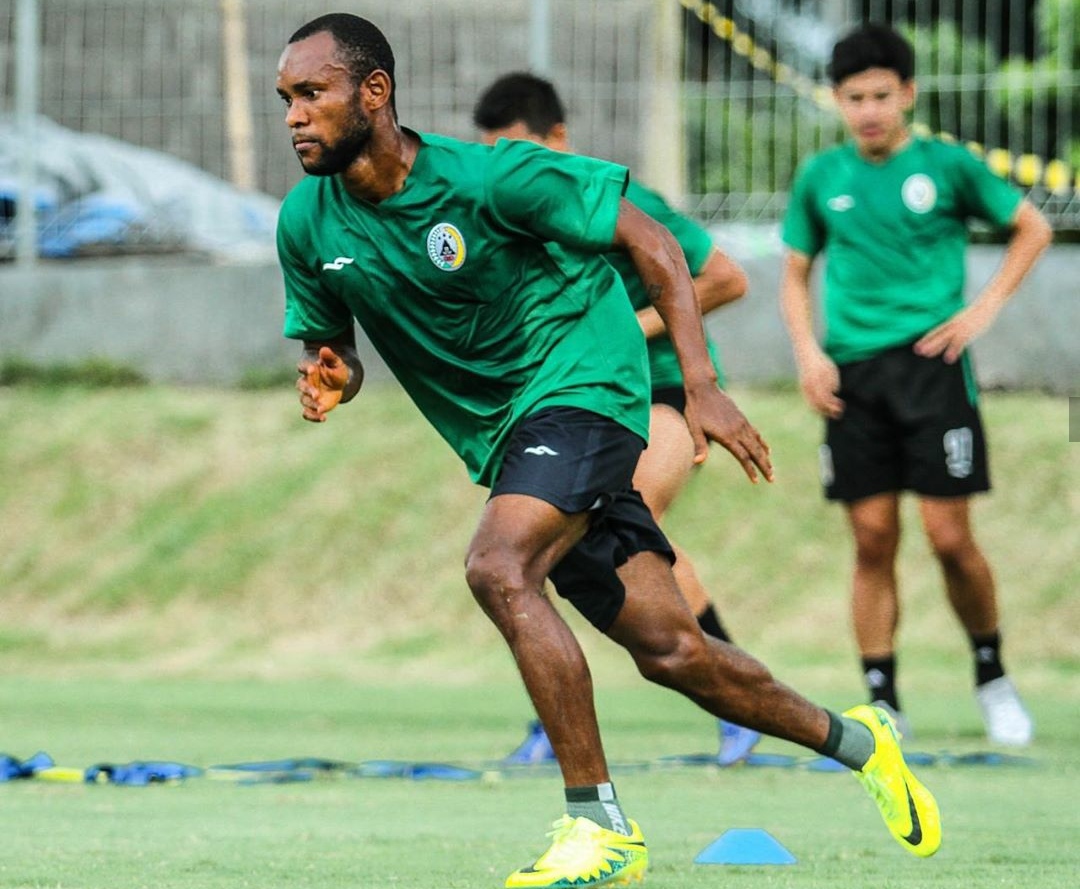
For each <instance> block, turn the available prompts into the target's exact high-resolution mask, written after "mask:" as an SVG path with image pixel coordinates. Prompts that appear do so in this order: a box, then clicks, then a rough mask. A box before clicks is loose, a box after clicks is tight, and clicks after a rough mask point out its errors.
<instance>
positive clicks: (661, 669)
mask: <svg viewBox="0 0 1080 889" xmlns="http://www.w3.org/2000/svg"><path fill="white" fill-rule="evenodd" d="M633 657H634V662H635V663H636V664H637V668H638V671H639V672H640V673H641V675H642V676H644V677H645V678H646V679H648V680H649V681H650V682H655V683H656V684H657V685H662V686H665V687H666V688H683V687H684V686H685V685H686V684H687V678H688V677H689V676H696V675H698V674H699V673H701V672H702V670H707V668H708V662H709V660H710V659H711V657H712V653H711V652H710V650H709V645H708V643H707V642H706V641H705V637H704V636H702V635H701V634H700V633H695V632H689V631H688V632H679V633H676V634H675V635H673V636H672V637H671V638H670V639H667V640H665V644H664V645H663V646H654V647H649V648H647V649H642V650H639V651H635V652H633Z"/></svg>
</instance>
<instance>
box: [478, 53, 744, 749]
mask: <svg viewBox="0 0 1080 889" xmlns="http://www.w3.org/2000/svg"><path fill="white" fill-rule="evenodd" d="M473 123H474V124H475V125H476V127H477V129H478V130H479V131H480V137H481V141H482V142H484V143H485V144H487V145H494V144H495V142H497V141H498V140H499V139H504V138H505V139H527V140H529V141H531V142H537V143H539V144H540V145H544V146H546V147H547V148H551V149H553V150H555V151H562V152H568V151H570V150H571V149H570V136H569V133H568V131H567V127H566V111H565V109H564V107H563V103H562V101H561V99H560V98H559V95H558V92H557V91H556V90H555V87H554V85H553V84H552V83H551V82H550V81H548V80H545V79H544V78H542V77H537V76H536V75H535V74H529V73H527V72H514V73H511V74H505V75H503V76H502V77H500V78H498V79H497V80H496V81H494V82H493V83H492V84H491V85H490V86H488V87H487V88H486V89H485V90H484V91H483V93H482V94H481V96H480V98H479V100H478V101H477V103H476V107H475V108H474V109H473ZM626 199H627V200H628V201H630V202H631V203H632V204H634V205H635V206H636V207H637V208H638V209H639V210H642V211H644V212H645V213H647V214H648V215H649V216H651V217H652V218H653V219H655V220H656V221H657V222H659V223H661V224H662V225H664V226H665V227H666V228H667V229H668V231H670V232H671V233H672V234H673V235H674V236H675V239H676V240H677V241H678V242H679V246H680V247H682V250H683V253H684V254H685V255H686V261H687V265H688V266H689V268H690V274H691V275H692V276H693V278H694V292H695V293H696V295H697V300H698V305H699V306H700V307H701V311H702V313H703V314H704V313H707V312H709V311H711V310H713V309H715V308H718V307H719V306H722V305H725V304H726V303H729V302H732V301H733V300H736V299H739V298H740V297H741V296H742V295H743V294H744V293H745V292H746V275H745V274H744V273H743V271H742V269H740V268H739V266H738V265H736V264H735V263H734V262H732V261H731V260H730V259H729V258H728V257H727V256H725V255H724V254H723V253H722V252H721V251H720V250H718V249H717V248H716V246H715V245H714V244H713V240H712V237H711V236H710V235H709V233H708V232H707V231H705V230H704V229H703V228H701V226H699V225H697V224H696V223H694V222H693V221H691V220H690V219H688V218H687V217H685V216H683V215H682V214H679V213H676V212H675V211H674V210H673V209H672V208H671V207H670V206H669V205H668V204H667V202H666V201H665V200H664V199H663V198H662V197H661V196H660V195H659V194H657V193H656V192H655V191H652V190H650V189H648V188H646V187H645V186H643V185H641V184H640V183H638V182H636V181H634V180H633V179H631V180H630V183H629V185H628V186H627V189H626ZM607 258H608V261H609V262H610V263H611V264H612V265H613V266H614V267H615V269H616V270H617V271H618V272H619V274H620V276H621V277H622V280H623V284H624V285H625V286H626V292H627V293H628V294H629V296H630V302H631V305H633V307H634V310H635V311H636V313H637V318H638V322H639V323H640V324H641V328H642V330H643V332H644V333H645V337H646V343H647V346H648V350H649V376H650V380H651V390H650V391H651V401H652V406H651V409H650V414H649V447H648V448H647V449H646V450H645V452H644V453H643V454H642V455H641V459H640V460H639V461H638V465H637V469H636V470H635V472H634V487H635V488H636V489H637V490H638V491H639V492H640V493H641V496H642V498H643V499H644V500H645V503H646V505H647V506H648V507H649V509H650V510H651V511H652V514H653V517H654V518H655V519H656V521H657V522H658V523H659V522H662V521H663V517H664V514H665V513H666V512H667V510H668V508H669V507H670V506H671V504H672V502H673V501H674V500H675V498H676V497H677V496H678V494H679V492H680V491H681V490H682V489H683V486H684V485H685V484H686V483H687V481H689V479H690V474H691V472H692V471H693V468H694V449H693V442H692V441H691V439H690V430H689V429H688V428H687V426H686V421H685V420H684V419H683V416H682V410H683V407H684V406H685V397H684V395H683V385H682V373H681V372H680V370H679V362H678V358H677V357H676V355H675V349H674V347H673V346H672V344H671V339H670V338H669V337H668V336H667V333H666V331H665V330H664V324H663V321H661V319H660V316H659V314H658V313H657V311H656V309H655V308H654V307H653V305H652V303H651V301H650V300H649V296H648V294H647V293H646V292H645V288H644V287H643V285H642V282H641V278H639V277H638V274H637V270H636V269H635V268H634V265H633V263H631V262H630V261H629V259H628V257H627V256H626V254H624V253H621V252H613V253H610V254H608V257H607ZM706 341H707V344H708V347H709V354H710V356H711V357H712V361H713V367H715V368H716V373H717V378H718V380H719V382H720V385H723V383H724V375H723V369H722V368H721V366H720V357H719V354H718V351H717V349H716V345H715V343H714V342H713V341H712V340H711V339H710V338H708V334H706ZM672 548H673V549H674V550H675V553H676V556H677V558H676V561H675V565H674V571H675V580H676V581H677V582H678V584H679V589H680V590H681V591H682V594H683V596H684V597H685V598H686V601H687V604H688V605H689V606H690V608H691V610H692V611H693V612H694V615H695V616H696V617H697V621H698V624H699V625H700V626H701V628H702V630H704V631H705V633H706V634H708V635H710V636H713V637H715V638H717V639H720V640H722V641H724V642H731V637H730V636H729V635H728V633H727V631H726V629H725V628H724V626H723V624H722V623H721V622H720V619H719V616H718V615H717V613H716V609H715V607H714V605H713V603H712V602H711V601H710V599H709V594H708V593H707V592H706V590H705V587H704V585H703V584H702V582H701V579H700V578H699V577H698V574H697V571H696V570H695V568H694V565H693V563H692V562H691V561H690V559H689V557H688V556H687V555H686V553H685V552H684V551H683V550H682V549H680V548H679V547H678V546H676V545H675V544H674V543H673V544H672ZM719 728H720V751H719V753H718V754H717V761H718V762H719V764H720V765H725V766H726V765H732V764H733V763H736V762H739V761H740V760H743V759H745V758H746V757H747V756H748V755H749V754H750V751H751V750H752V749H753V747H754V745H755V744H756V743H757V741H758V739H759V738H760V737H761V736H760V735H759V734H758V733H757V732H755V731H753V730H752V729H748V728H744V727H743V726H740V725H736V724H735V723H731V722H726V721H724V720H720V721H719ZM550 749H551V748H550V744H549V743H548V740H547V737H546V735H545V733H544V729H543V726H541V725H540V723H539V722H537V723H534V724H533V725H532V726H531V727H530V733H529V736H528V737H527V738H526V739H525V741H524V743H523V744H522V745H521V746H520V747H519V748H518V749H517V750H515V751H514V753H513V754H511V756H510V760H511V761H512V762H536V761H542V760H543V759H544V758H545V754H546V753H548V752H549V751H550Z"/></svg>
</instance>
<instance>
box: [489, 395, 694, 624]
mask: <svg viewBox="0 0 1080 889" xmlns="http://www.w3.org/2000/svg"><path fill="white" fill-rule="evenodd" d="M644 447H645V442H644V441H643V440H642V439H641V438H640V437H638V436H637V435H635V434H634V433H633V432H631V431H630V430H629V429H627V428H626V427H625V426H622V425H620V424H619V423H616V422H615V421H614V420H611V419H609V418H607V417H603V416H601V415H599V414H594V413H592V412H591V411H586V410H581V409H580V408H572V407H554V408H547V409H545V410H541V411H539V412H537V413H536V414H533V415H532V416H530V417H526V418H525V419H524V420H522V421H521V423H520V424H519V425H518V427H517V429H515V430H514V433H513V435H512V436H511V437H510V442H509V444H508V445H507V449H506V457H505V458H504V459H503V464H502V468H501V469H500V471H499V478H498V480H497V481H496V482H495V485H494V486H493V487H492V489H491V496H492V497H494V496H496V495H499V494H527V495H529V496H530V497H537V498H539V499H541V500H544V501H546V502H547V503H550V504H552V505H553V506H555V507H557V508H559V509H561V510H562V511H563V512H567V513H577V512H586V511H588V512H589V513H590V522H589V529H588V531H586V533H585V536H584V537H583V538H582V539H581V541H580V542H579V543H578V544H577V546H575V547H574V548H573V549H572V550H570V552H568V553H567V554H566V556H564V557H563V559H562V561H561V562H559V564H558V565H556V566H555V568H554V569H552V571H551V575H550V578H551V582H552V583H553V584H554V586H555V589H556V590H557V591H558V593H559V595H560V596H562V597H563V598H565V599H567V600H568V601H569V602H570V603H571V604H573V606H574V607H575V608H576V609H577V610H578V611H580V612H581V614H582V615H583V616H584V617H585V618H586V619H587V620H588V621H589V622H590V623H591V624H592V625H593V626H595V627H596V628H597V629H598V630H600V631H601V632H604V631H606V630H607V629H608V627H610V626H611V624H612V622H614V620H615V618H616V617H617V616H618V614H619V611H620V609H621V608H622V606H623V602H624V601H625V598H626V590H625V589H624V588H623V585H622V581H621V580H619V576H618V574H616V569H617V568H619V567H621V566H622V565H624V564H626V561H627V560H628V559H629V558H630V557H631V556H632V555H635V554H636V553H640V552H658V553H662V554H663V555H664V556H666V557H667V558H668V559H669V560H670V561H672V562H674V560H675V553H674V552H673V550H672V548H671V544H670V543H668V540H667V538H666V537H665V536H664V533H663V532H662V531H661V530H660V528H659V527H658V526H657V524H656V521H655V520H654V519H653V517H652V513H651V512H649V508H648V507H647V506H646V505H645V501H643V500H642V499H641V495H640V494H639V493H638V492H637V491H635V490H634V489H633V487H632V486H631V481H632V479H633V476H634V470H635V469H636V468H637V461H638V457H639V456H641V452H642V450H643V449H644Z"/></svg>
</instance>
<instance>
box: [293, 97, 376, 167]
mask: <svg viewBox="0 0 1080 889" xmlns="http://www.w3.org/2000/svg"><path fill="white" fill-rule="evenodd" d="M371 132H372V127H371V121H370V119H368V118H367V117H366V116H365V115H364V112H363V111H361V110H360V109H359V108H354V109H353V110H352V113H351V114H350V116H349V119H348V120H347V121H346V122H345V131H344V132H343V133H342V135H341V137H340V138H339V139H338V140H337V141H336V142H334V143H333V144H332V145H327V144H326V143H325V142H320V143H319V145H320V146H321V147H322V151H321V152H320V153H319V155H318V156H317V157H315V158H311V159H309V160H304V158H300V166H302V167H303V168H304V172H305V173H307V174H309V175H311V176H334V175H336V174H337V173H342V172H344V171H345V170H347V169H348V168H349V165H350V164H351V163H352V162H353V161H354V160H356V159H357V158H358V157H359V156H360V155H361V154H362V153H363V151H364V149H365V148H367V146H368V143H369V142H370V141H371Z"/></svg>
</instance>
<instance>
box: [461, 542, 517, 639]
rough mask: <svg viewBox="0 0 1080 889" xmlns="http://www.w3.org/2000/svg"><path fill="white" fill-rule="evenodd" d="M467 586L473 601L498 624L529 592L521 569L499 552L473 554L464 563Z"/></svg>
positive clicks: (513, 560) (507, 556)
mask: <svg viewBox="0 0 1080 889" xmlns="http://www.w3.org/2000/svg"><path fill="white" fill-rule="evenodd" d="M465 582H466V583H467V584H468V585H469V589H470V590H471V591H472V594H473V598H475V599H476V601H477V603H478V604H479V605H480V607H481V608H483V609H484V612H485V613H486V614H487V615H488V616H489V617H490V618H491V619H492V620H494V621H495V622H496V623H501V622H502V621H503V618H504V617H505V615H506V613H507V612H508V611H509V610H510V609H511V607H512V603H513V602H514V601H516V600H517V599H518V598H519V597H520V596H522V595H523V594H524V593H525V592H526V591H527V586H528V585H527V583H526V580H525V573H524V571H523V570H522V565H521V563H520V562H519V561H518V560H515V559H513V558H511V557H510V556H509V555H507V554H505V553H502V552H499V551H487V552H483V553H479V552H470V553H469V555H468V556H467V557H466V559H465Z"/></svg>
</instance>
